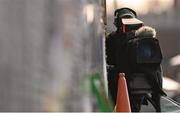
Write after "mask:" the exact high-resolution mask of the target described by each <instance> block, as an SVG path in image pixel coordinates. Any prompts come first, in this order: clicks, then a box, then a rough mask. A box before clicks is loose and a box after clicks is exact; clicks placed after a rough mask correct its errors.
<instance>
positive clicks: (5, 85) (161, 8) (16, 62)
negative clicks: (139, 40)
mask: <svg viewBox="0 0 180 113" xmlns="http://www.w3.org/2000/svg"><path fill="white" fill-rule="evenodd" d="M105 4H106V5H105ZM124 6H125V7H130V8H132V9H134V10H136V11H137V13H138V15H139V19H141V20H142V21H144V22H145V25H149V26H152V27H154V28H156V30H157V35H158V39H159V40H160V44H161V47H162V51H163V55H164V60H163V63H162V65H163V72H164V76H165V77H166V78H164V81H166V82H164V83H165V84H164V88H165V89H166V91H167V92H168V96H170V97H171V98H173V99H174V100H176V101H180V97H179V94H180V86H179V82H180V69H179V64H180V56H179V52H180V40H179V39H178V38H179V35H180V31H179V29H180V21H179V20H180V14H179V13H178V12H179V10H180V0H0V111H64V112H65V111H68V112H70V111H77V112H78V111H96V109H97V104H96V101H95V98H94V97H92V95H91V93H90V92H89V91H87V90H86V88H85V87H84V82H85V80H84V78H86V77H89V76H90V75H91V74H94V73H98V74H99V75H100V76H101V77H102V79H103V80H104V82H105V89H107V88H106V87H107V86H106V82H107V81H106V71H105V70H106V68H105V65H106V63H105V53H104V50H105V48H104V40H105V35H107V34H109V33H110V32H111V31H113V30H114V26H113V13H114V10H115V9H116V8H121V7H124ZM106 14H107V15H106ZM106 17H107V18H106ZM106 19H107V21H106ZM167 77H168V78H167Z"/></svg>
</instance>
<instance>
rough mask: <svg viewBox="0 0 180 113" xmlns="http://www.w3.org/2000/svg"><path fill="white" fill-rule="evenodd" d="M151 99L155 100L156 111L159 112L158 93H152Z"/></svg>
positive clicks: (159, 99)
mask: <svg viewBox="0 0 180 113" xmlns="http://www.w3.org/2000/svg"><path fill="white" fill-rule="evenodd" d="M152 100H153V101H154V102H155V104H156V112H161V104H160V101H161V96H160V95H159V94H155V93H153V94H152Z"/></svg>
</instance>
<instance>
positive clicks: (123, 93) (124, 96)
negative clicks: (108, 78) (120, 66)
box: [116, 73, 131, 112]
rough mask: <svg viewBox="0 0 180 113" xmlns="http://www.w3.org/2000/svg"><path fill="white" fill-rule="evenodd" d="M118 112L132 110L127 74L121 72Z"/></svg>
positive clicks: (117, 101)
mask: <svg viewBox="0 0 180 113" xmlns="http://www.w3.org/2000/svg"><path fill="white" fill-rule="evenodd" d="M116 112H131V107H130V102H129V95H128V90H127V84H126V79H125V74H124V73H120V74H119V81H118V93H117V100H116Z"/></svg>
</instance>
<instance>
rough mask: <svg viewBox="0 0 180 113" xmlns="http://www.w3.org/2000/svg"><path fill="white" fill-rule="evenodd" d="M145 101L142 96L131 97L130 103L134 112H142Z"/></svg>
mask: <svg viewBox="0 0 180 113" xmlns="http://www.w3.org/2000/svg"><path fill="white" fill-rule="evenodd" d="M143 100H144V96H142V95H133V96H131V98H130V103H131V110H132V112H140V110H141V105H142V102H143Z"/></svg>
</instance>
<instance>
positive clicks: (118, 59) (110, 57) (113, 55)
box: [106, 32, 127, 104]
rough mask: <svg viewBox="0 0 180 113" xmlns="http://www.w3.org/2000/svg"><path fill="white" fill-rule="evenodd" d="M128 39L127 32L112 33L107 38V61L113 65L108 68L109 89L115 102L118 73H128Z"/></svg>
mask: <svg viewBox="0 0 180 113" xmlns="http://www.w3.org/2000/svg"><path fill="white" fill-rule="evenodd" d="M125 41H126V34H124V33H116V32H113V33H111V34H110V35H109V36H108V37H107V39H106V62H107V65H113V67H111V68H108V69H107V74H108V90H109V94H110V95H111V97H112V99H113V102H114V104H115V103H116V95H117V86H118V78H119V76H118V74H119V72H124V73H126V70H127V69H126V67H127V66H126V64H127V63H126V56H125V48H124V46H123V45H124V43H125Z"/></svg>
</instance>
